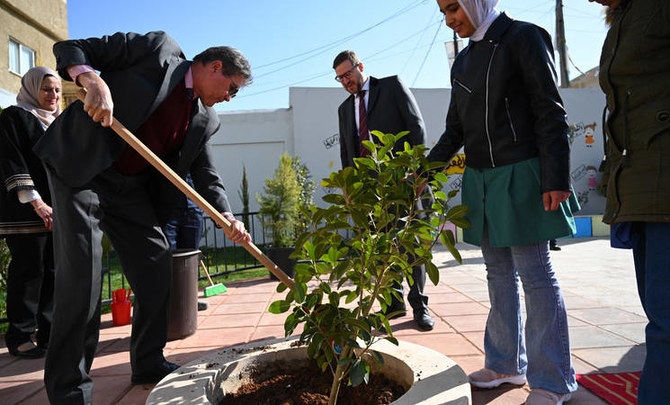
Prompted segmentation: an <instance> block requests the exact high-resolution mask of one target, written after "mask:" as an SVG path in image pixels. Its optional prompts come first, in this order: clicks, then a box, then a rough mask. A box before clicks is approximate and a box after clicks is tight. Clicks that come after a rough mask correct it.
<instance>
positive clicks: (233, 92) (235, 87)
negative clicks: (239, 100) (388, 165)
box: [228, 76, 240, 98]
mask: <svg viewBox="0 0 670 405" xmlns="http://www.w3.org/2000/svg"><path fill="white" fill-rule="evenodd" d="M228 78H229V79H230V86H228V97H230V98H235V96H236V95H237V92H238V91H240V88H239V86H238V85H237V84H235V82H234V81H233V78H232V77H230V76H228Z"/></svg>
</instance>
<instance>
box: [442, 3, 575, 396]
mask: <svg viewBox="0 0 670 405" xmlns="http://www.w3.org/2000/svg"><path fill="white" fill-rule="evenodd" d="M437 3H438V6H439V8H440V10H441V11H442V13H443V14H444V16H445V22H446V24H447V26H449V27H450V28H452V29H453V30H454V31H455V32H456V33H457V34H458V35H459V36H460V37H461V38H469V39H470V42H469V44H468V46H467V47H466V48H465V49H463V50H462V51H461V52H460V53H459V54H458V56H457V57H456V60H455V62H454V65H453V67H452V69H451V82H452V93H451V104H450V106H449V110H448V113H447V119H446V129H445V131H444V133H443V134H442V136H441V138H440V140H439V142H438V143H437V144H436V145H435V147H434V148H433V149H432V150H431V152H430V154H429V159H430V160H432V161H441V162H448V161H449V160H451V158H452V156H453V155H454V154H456V153H457V152H458V151H459V150H460V149H461V147H464V148H465V156H466V158H465V159H466V162H465V163H466V169H465V173H464V175H463V187H462V200H463V203H464V204H465V205H467V206H469V213H468V220H469V221H470V224H471V227H470V228H469V229H465V230H464V231H463V238H464V240H465V242H468V243H471V244H475V245H479V246H481V249H482V254H483V257H484V262H485V264H486V270H487V280H488V289H489V298H490V301H491V309H490V311H489V315H488V320H487V323H486V333H485V336H484V348H485V352H486V361H485V368H484V369H482V370H480V371H477V372H474V373H472V374H471V375H470V382H471V384H472V385H473V386H475V387H480V388H493V387H497V386H498V385H500V384H503V383H511V384H517V385H523V384H525V383H526V379H527V381H528V383H529V385H530V388H531V392H530V395H529V397H528V399H527V402H526V403H527V404H534V405H537V404H561V403H563V402H564V401H567V400H569V399H570V396H571V393H572V392H574V391H575V390H577V383H576V381H575V372H574V369H573V367H572V362H571V357H570V344H569V341H568V322H567V314H566V310H565V304H564V302H563V296H562V293H561V289H560V287H559V284H558V281H557V279H556V276H555V274H554V271H553V269H552V264H551V260H550V257H549V242H548V241H549V240H551V239H555V238H560V237H564V236H569V235H572V234H573V233H574V232H575V223H574V219H573V217H572V212H573V211H575V210H577V209H579V205H578V203H577V201H576V199H575V198H574V195H573V193H572V192H571V190H572V188H571V185H570V177H569V167H570V165H569V158H570V149H569V142H568V136H567V134H568V124H567V121H566V113H565V110H564V109H563V106H562V104H563V103H562V100H561V98H560V96H559V94H558V89H557V86H556V72H555V69H554V61H553V54H554V52H553V49H552V45H551V37H550V36H549V34H548V33H547V32H546V31H545V30H544V29H542V28H540V27H538V26H536V25H533V24H530V23H527V22H522V21H515V20H513V19H512V18H510V17H509V16H508V15H507V14H505V13H500V12H499V11H498V10H496V8H495V7H496V5H497V4H498V1H497V0H437ZM519 279H520V280H521V285H522V286H523V289H524V294H525V303H526V314H527V319H526V324H525V328H524V324H523V321H522V311H521V289H520V288H521V285H520V283H519Z"/></svg>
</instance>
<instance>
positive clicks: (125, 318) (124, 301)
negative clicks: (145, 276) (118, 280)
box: [111, 288, 132, 326]
mask: <svg viewBox="0 0 670 405" xmlns="http://www.w3.org/2000/svg"><path fill="white" fill-rule="evenodd" d="M127 292H128V294H127V295H126V290H125V289H123V288H122V289H119V290H114V291H113V292H112V305H111V307H112V323H113V324H114V326H121V325H128V324H129V323H130V307H131V306H132V304H131V302H130V290H128V291H127Z"/></svg>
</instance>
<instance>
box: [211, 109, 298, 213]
mask: <svg viewBox="0 0 670 405" xmlns="http://www.w3.org/2000/svg"><path fill="white" fill-rule="evenodd" d="M219 118H220V119H221V128H220V129H219V132H217V133H216V134H215V135H214V136H213V137H212V139H211V140H210V146H211V148H212V153H213V155H214V160H215V164H216V167H217V169H218V171H219V174H220V175H221V178H222V179H223V184H225V186H226V191H227V193H228V199H229V200H230V203H231V204H232V206H233V210H234V211H235V212H241V211H242V200H241V199H240V197H239V196H238V192H239V190H240V188H241V185H242V167H244V168H245V169H246V173H247V180H248V182H249V197H250V210H251V211H256V210H258V203H257V202H256V198H255V195H256V193H260V192H261V191H262V190H263V185H264V184H265V179H266V178H268V177H270V176H272V174H273V173H274V170H275V168H276V167H277V165H278V163H279V156H281V155H282V153H290V154H292V155H293V154H294V152H293V149H294V146H293V122H292V115H291V111H290V110H289V109H278V110H251V111H240V112H231V113H220V114H219Z"/></svg>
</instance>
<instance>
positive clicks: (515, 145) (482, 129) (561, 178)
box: [428, 13, 570, 192]
mask: <svg viewBox="0 0 670 405" xmlns="http://www.w3.org/2000/svg"><path fill="white" fill-rule="evenodd" d="M553 54H554V51H553V47H552V45H551V37H550V36H549V34H548V33H547V32H546V31H545V30H544V29H542V28H540V27H538V26H536V25H533V24H530V23H526V22H522V21H515V20H513V19H511V18H510V17H509V16H507V14H505V13H502V14H501V15H500V16H499V17H498V18H497V19H496V20H495V21H494V22H493V24H491V27H490V28H489V30H488V31H487V32H486V35H485V36H484V38H483V39H482V40H481V41H478V42H471V43H470V44H469V45H468V46H467V47H466V48H465V49H463V51H461V52H460V53H459V54H458V56H457V58H456V61H455V62H454V65H453V68H452V70H451V72H452V73H451V83H452V91H451V103H450V105H449V112H448V113H447V122H446V129H445V131H444V133H443V134H442V136H441V137H440V140H439V141H438V143H437V144H436V145H435V147H433V149H432V150H431V152H430V154H429V156H428V158H429V159H430V160H431V161H443V162H446V161H449V160H451V158H452V157H453V155H454V154H455V153H456V152H458V150H459V149H460V148H461V147H463V146H465V164H466V166H468V167H470V168H474V169H485V168H492V167H500V166H504V165H508V164H511V163H517V162H520V161H523V160H527V159H530V158H533V157H539V160H540V168H541V176H542V178H541V184H542V191H543V192H546V191H555V190H563V191H568V190H570V177H569V176H570V175H569V168H570V145H569V142H568V136H567V135H568V124H567V121H566V113H565V110H564V109H563V105H562V104H563V103H562V101H561V97H560V96H559V94H558V89H557V87H556V71H555V68H554V62H553Z"/></svg>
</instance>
